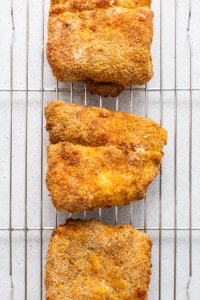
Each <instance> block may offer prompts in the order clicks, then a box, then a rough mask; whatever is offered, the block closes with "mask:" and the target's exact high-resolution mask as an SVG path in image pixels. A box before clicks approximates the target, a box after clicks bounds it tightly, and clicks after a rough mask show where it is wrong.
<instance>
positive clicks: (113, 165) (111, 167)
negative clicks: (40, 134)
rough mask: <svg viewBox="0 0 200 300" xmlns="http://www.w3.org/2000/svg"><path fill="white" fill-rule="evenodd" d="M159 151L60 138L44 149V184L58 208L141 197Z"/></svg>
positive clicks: (109, 203)
mask: <svg viewBox="0 0 200 300" xmlns="http://www.w3.org/2000/svg"><path fill="white" fill-rule="evenodd" d="M161 159H162V153H161V152H160V151H152V150H147V151H144V150H143V149H139V148H138V149H135V148H132V147H131V146H130V147H126V148H125V149H119V148H117V147H116V146H113V145H109V146H101V147H89V146H82V145H74V144H72V143H69V142H60V143H57V144H53V145H50V146H49V148H48V151H47V162H48V170H47V176H46V183H47V188H48V190H49V192H50V196H51V199H52V201H53V204H54V205H55V207H56V208H57V209H58V210H59V211H63V210H67V211H69V212H80V211H84V210H90V209H96V208H99V207H110V206H113V205H126V204H128V203H130V202H132V201H134V200H139V199H143V198H144V197H145V194H146V190H147V187H148V185H149V184H150V183H151V181H152V180H153V178H154V177H155V176H156V175H157V174H158V172H159V168H160V163H161Z"/></svg>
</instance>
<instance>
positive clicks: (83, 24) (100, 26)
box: [47, 0, 153, 97]
mask: <svg viewBox="0 0 200 300" xmlns="http://www.w3.org/2000/svg"><path fill="white" fill-rule="evenodd" d="M150 5H151V0H87V1H82V0H51V6H50V12H49V22H48V42H47V58H48V61H49V64H50V66H51V68H52V71H53V74H54V76H55V77H56V78H57V79H58V80H60V81H64V82H68V81H72V82H74V81H84V82H86V83H87V86H88V89H89V91H90V92H91V93H92V94H99V95H101V96H104V97H107V96H109V95H111V96H112V97H115V96H117V95H119V93H120V92H121V91H122V90H123V89H124V88H125V87H126V86H130V85H134V84H144V83H146V82H147V81H149V80H150V79H151V77H152V76H153V71H152V58H151V54H150V48H151V43H152V37H153V25H152V23H153V22H152V20H153V13H152V11H151V10H150Z"/></svg>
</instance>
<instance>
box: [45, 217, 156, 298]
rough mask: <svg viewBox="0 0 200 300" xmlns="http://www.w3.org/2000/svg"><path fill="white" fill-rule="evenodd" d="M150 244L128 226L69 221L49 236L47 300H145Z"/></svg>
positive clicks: (145, 237)
mask: <svg viewBox="0 0 200 300" xmlns="http://www.w3.org/2000/svg"><path fill="white" fill-rule="evenodd" d="M151 246H152V241H151V239H150V238H149V237H148V235H146V234H145V233H143V232H139V231H138V230H136V229H134V228H133V227H131V226H130V225H119V226H112V225H105V224H103V223H102V222H100V221H96V220H90V221H81V220H76V221H75V220H68V221H67V223H66V225H63V226H59V227H58V228H57V229H55V231H54V233H53V234H52V237H51V240H50V243H49V246H48V252H47V262H46V272H45V283H46V299H47V300H77V299H80V300H86V299H87V300H103V299H112V300H133V299H134V300H147V299H148V286H149V282H150V275H151Z"/></svg>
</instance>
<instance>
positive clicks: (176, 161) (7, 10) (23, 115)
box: [0, 0, 200, 300]
mask: <svg viewBox="0 0 200 300" xmlns="http://www.w3.org/2000/svg"><path fill="white" fill-rule="evenodd" d="M48 9H49V1H48V0H43V1H42V0H29V1H28V0H27V1H24V0H7V1H0V299H2V300H6V299H9V300H10V299H12V300H13V299H14V300H18V299H20V300H22V299H30V300H36V299H45V287H44V269H45V255H46V250H47V245H48V241H49V237H50V234H51V232H52V230H53V228H55V226H57V225H58V224H62V223H63V222H64V221H65V219H66V218H68V217H70V216H71V215H70V214H68V213H58V212H56V211H55V209H54V208H53V206H52V204H51V201H50V199H49V196H48V192H47V189H46V186H45V172H46V148H47V145H48V136H47V133H46V131H45V129H44V126H45V120H44V117H43V108H44V106H45V105H46V103H47V102H48V101H50V100H53V99H57V98H58V99H61V100H64V101H69V102H74V103H79V104H81V105H94V106H100V107H108V108H110V109H116V110H122V111H127V112H132V113H135V114H139V115H142V116H145V117H150V118H152V119H154V120H155V121H157V122H160V123H161V125H162V126H163V127H165V128H166V129H167V130H168V145H167V146H166V147H165V149H164V152H165V156H164V159H163V163H162V167H161V171H160V174H159V175H158V176H157V177H156V179H155V180H154V181H153V183H152V184H151V185H150V187H149V189H148V193H147V196H146V199H144V200H142V201H138V202H136V203H133V204H131V205H129V206H126V207H118V208H117V207H112V208H110V209H101V210H97V211H93V212H92V211H88V212H85V213H81V214H73V215H72V217H73V218H86V219H88V218H99V217H100V218H101V219H102V220H103V221H105V222H108V223H112V224H114V223H130V224H132V225H133V226H135V227H136V228H139V229H141V230H144V231H146V232H147V233H148V234H149V235H150V236H151V238H152V239H153V243H154V245H153V249H152V264H153V267H152V277H151V284H150V288H149V299H150V300H156V299H162V300H165V299H166V300H170V299H178V300H184V299H193V300H198V299H200V279H199V278H200V201H199V195H200V183H199V177H200V176H199V175H200V161H199V149H200V130H199V128H200V101H199V100H200V60H199V53H200V34H199V28H200V5H199V1H198V0H193V1H192V0H179V1H178V0H177V1H175V0H168V1H164V0H154V1H153V5H152V9H153V11H154V13H155V17H154V40H153V46H152V53H153V64H154V72H155V75H154V77H153V79H152V80H151V81H150V82H149V83H148V84H147V85H146V86H134V87H131V88H130V87H129V88H127V89H125V90H124V91H123V92H122V94H121V95H120V96H119V97H118V98H114V99H112V98H107V99H104V98H100V97H98V96H91V95H90V94H89V93H88V92H87V90H86V88H85V85H84V84H82V83H73V84H70V83H69V84H61V83H58V82H56V81H55V79H54V78H53V77H52V74H51V70H50V68H49V66H48V63H47V60H46V55H45V44H46V38H47V26H46V25H47V20H48ZM77 300H78V299H77Z"/></svg>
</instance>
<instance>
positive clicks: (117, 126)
mask: <svg viewBox="0 0 200 300" xmlns="http://www.w3.org/2000/svg"><path fill="white" fill-rule="evenodd" d="M45 116H46V130H47V131H48V132H49V140H50V142H51V143H57V142H61V141H68V142H71V143H74V144H81V145H86V146H103V145H116V146H117V147H119V148H123V149H125V148H126V147H128V146H130V145H131V146H132V147H133V148H134V149H136V148H143V149H144V150H155V151H162V149H163V147H164V145H165V144H166V141H167V131H166V130H165V129H164V128H162V127H161V126H160V125H159V124H158V123H156V122H155V121H153V120H151V119H149V118H144V117H140V116H137V115H134V114H130V113H125V112H118V111H112V110H108V109H105V108H99V107H92V106H81V105H77V104H71V103H68V102H63V101H58V100H55V101H51V102H49V103H48V104H47V106H46V107H45Z"/></svg>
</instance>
